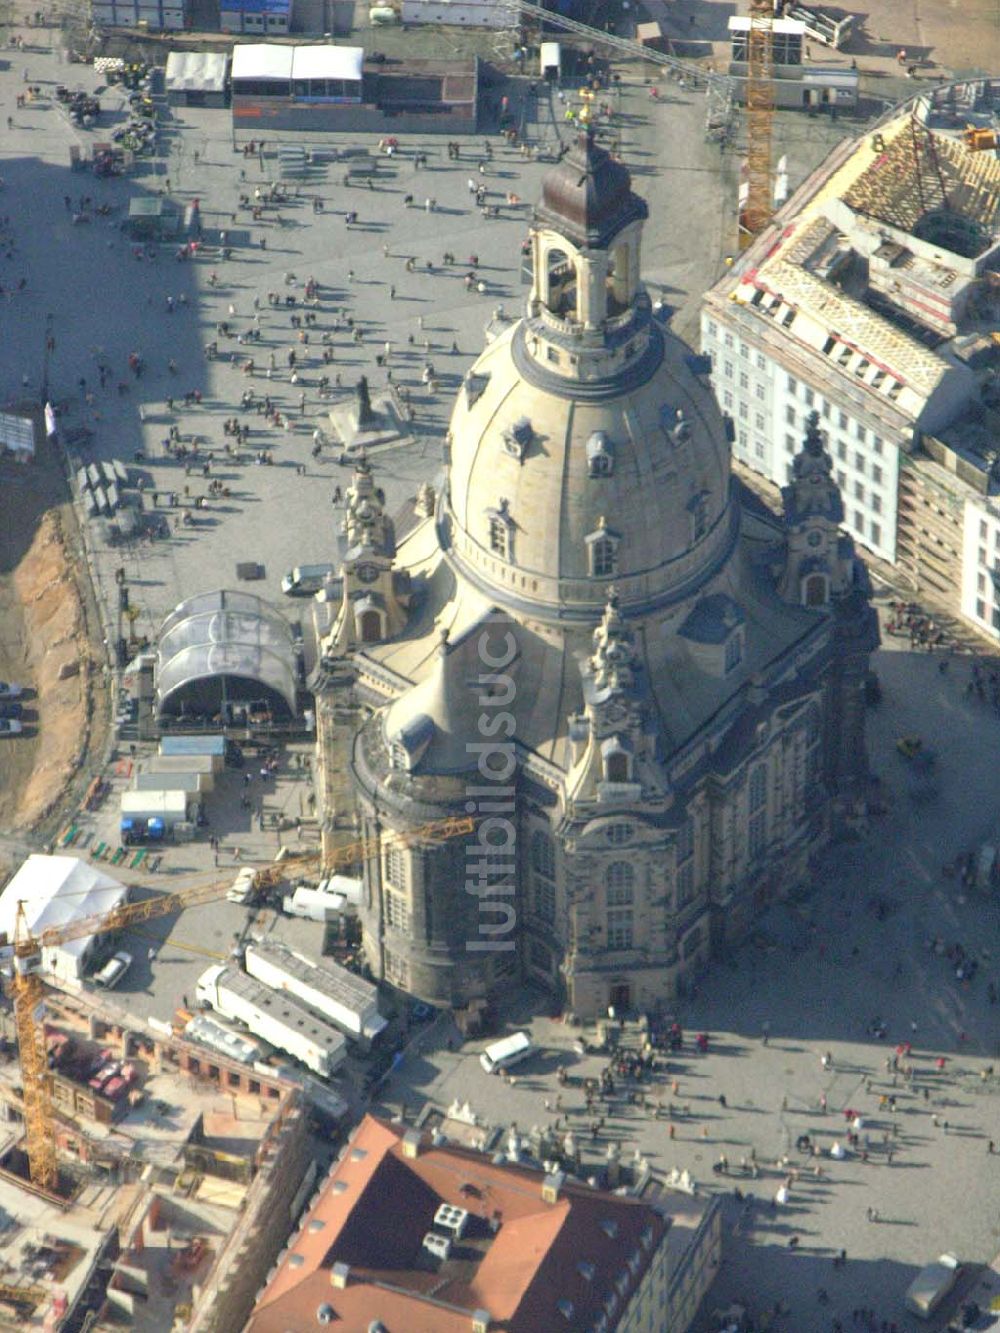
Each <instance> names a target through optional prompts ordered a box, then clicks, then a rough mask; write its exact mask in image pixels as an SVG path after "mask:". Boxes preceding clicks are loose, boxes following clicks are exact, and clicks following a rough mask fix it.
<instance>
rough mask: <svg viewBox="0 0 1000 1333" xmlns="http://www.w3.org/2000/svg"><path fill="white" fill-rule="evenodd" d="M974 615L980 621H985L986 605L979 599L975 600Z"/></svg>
mask: <svg viewBox="0 0 1000 1333" xmlns="http://www.w3.org/2000/svg"><path fill="white" fill-rule="evenodd" d="M976 615H977V616H978V617H979V619H980V620H985V619H986V603H985V602H984V601H983V599H982V598H981V597H979V598H977V599H976Z"/></svg>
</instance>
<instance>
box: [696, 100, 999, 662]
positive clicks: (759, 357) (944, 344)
mask: <svg viewBox="0 0 1000 1333" xmlns="http://www.w3.org/2000/svg"><path fill="white" fill-rule="evenodd" d="M998 110H1000V80H984V79H980V80H976V81H968V82H965V83H955V84H951V85H948V86H946V87H944V88H941V89H936V90H934V92H933V93H931V94H929V95H923V96H921V97H918V98H915V99H914V101H913V102H912V103H911V104H909V105H908V106H907V107H906V108H904V109H902V110H901V111H899V112H898V113H897V114H896V115H895V116H894V117H893V118H891V119H889V120H887V121H886V122H885V123H883V125H882V126H881V127H880V129H879V130H878V131H877V132H875V133H869V134H866V135H865V136H863V137H862V138H859V139H855V140H845V141H842V142H841V143H840V144H838V145H837V146H836V147H835V148H834V150H833V151H832V152H831V153H830V155H829V156H828V157H827V159H826V161H825V162H823V163H822V164H821V166H820V167H819V168H818V169H817V170H816V171H815V172H814V173H813V174H812V176H810V177H809V178H808V179H807V180H806V181H805V182H804V183H803V184H802V185H801V186H800V188H799V189H798V190H797V191H796V193H795V194H794V195H793V197H792V198H791V199H790V200H789V202H788V204H787V205H786V206H785V207H784V208H783V209H782V210H781V211H780V213H779V214H778V215H777V216H776V218H775V220H774V222H773V223H772V225H771V226H770V227H769V228H768V229H767V230H766V231H765V232H764V233H763V234H762V235H761V236H759V237H758V238H757V239H756V240H755V242H754V243H753V244H752V245H751V246H750V247H749V248H748V249H747V250H746V251H745V252H744V253H743V254H742V255H741V256H740V257H739V258H738V259H737V260H736V262H735V263H734V264H733V266H732V267H731V268H730V269H729V270H728V271H727V273H726V274H725V276H724V277H723V278H722V279H720V281H719V282H718V283H717V284H716V285H715V286H714V287H713V288H712V289H711V290H710V291H709V292H708V293H707V294H706V296H705V300H704V305H703V310H702V321H701V344H702V351H703V352H704V353H705V354H706V355H707V356H709V357H710V358H711V362H712V381H713V387H714V389H715V393H716V396H717V398H718V400H719V403H720V406H721V407H722V409H723V411H724V412H725V413H726V414H727V415H728V417H729V418H730V421H731V433H732V437H733V454H734V457H735V458H736V459H737V460H738V461H739V462H740V463H742V464H743V465H745V466H746V467H748V468H751V469H753V470H754V471H756V472H758V473H760V474H762V475H763V476H764V477H766V478H768V480H770V481H771V482H773V483H774V484H775V485H777V486H782V485H784V484H785V483H786V482H787V480H788V477H789V468H790V464H791V460H792V457H793V455H794V453H795V452H796V450H797V448H798V442H799V440H800V439H801V438H802V432H803V423H804V421H805V418H806V416H807V415H808V414H809V413H810V412H811V411H816V412H818V413H819V416H820V425H821V428H822V429H823V431H824V432H825V435H826V443H827V447H828V450H829V452H830V454H831V455H832V456H833V458H834V462H835V468H836V479H837V481H838V483H839V485H840V487H841V492H842V495H843V498H844V506H845V511H846V512H845V527H846V528H847V529H848V531H849V532H850V533H851V534H852V536H854V537H855V538H856V539H857V541H858V542H860V543H861V544H862V545H863V546H865V547H866V548H867V549H868V550H870V551H872V552H873V553H874V554H875V555H877V556H879V557H881V558H882V559H884V560H887V561H889V562H891V563H894V564H895V563H901V564H903V565H904V566H905V567H906V568H907V569H908V570H909V571H910V572H911V577H914V578H915V579H916V580H917V582H918V585H919V582H920V578H926V580H927V582H928V584H929V585H930V584H933V586H934V587H935V589H936V590H937V591H939V592H941V593H942V595H946V596H948V597H949V598H950V600H952V601H953V603H954V604H955V609H956V610H961V611H962V613H963V614H965V615H967V616H969V618H970V619H972V620H974V621H975V623H976V624H977V625H979V626H980V628H985V629H988V630H989V632H991V633H994V634H997V635H998V636H1000V628H997V627H994V626H993V624H992V618H991V617H992V611H991V610H990V607H991V606H992V603H990V602H989V601H988V599H986V600H983V607H984V610H985V611H986V616H985V619H984V618H983V617H980V616H978V615H977V614H976V603H977V600H982V599H981V598H980V595H979V593H978V588H979V583H980V580H979V577H978V574H979V572H981V571H979V570H978V569H976V568H974V567H973V565H972V564H970V563H969V562H970V560H972V559H973V558H978V553H979V546H978V543H977V542H976V541H975V540H973V538H971V537H969V536H968V532H967V533H966V538H965V540H964V542H963V540H962V539H961V536H960V526H959V529H956V530H954V531H953V532H951V533H950V535H949V537H948V540H939V539H938V533H937V529H936V526H935V524H936V523H937V520H938V518H939V517H940V514H941V512H943V510H942V509H941V508H939V509H938V511H937V513H936V514H934V515H932V516H931V517H930V518H928V514H927V512H925V511H926V510H927V508H928V506H929V505H930V504H931V503H932V502H931V501H929V500H928V499H926V498H923V497H924V494H925V488H924V487H923V484H922V482H921V481H920V477H919V474H920V472H921V469H923V468H924V467H925V465H926V462H925V460H926V459H928V458H930V457H931V454H930V453H929V452H928V450H927V449H925V441H928V440H934V441H938V440H939V438H940V437H941V436H942V435H943V434H946V433H949V432H950V433H952V434H954V432H955V431H956V430H957V431H958V432H959V433H960V432H961V429H962V426H963V423H964V422H969V423H977V424H978V428H982V426H983V425H984V423H985V426H986V431H987V434H988V433H989V432H990V430H992V431H993V433H994V435H995V434H996V424H997V422H998V421H1000V416H998V414H997V403H998V401H1000V393H998V389H997V386H998V372H1000V346H997V345H996V344H995V343H994V342H993V341H992V339H991V336H990V335H991V330H993V329H996V328H997V327H1000V282H998V279H997V271H998V269H1000V157H998V155H997V153H996V152H995V151H991V152H982V151H974V150H973V148H972V147H971V145H970V144H969V143H968V142H967V141H966V138H965V129H966V127H967V126H968V125H991V124H993V123H994V117H995V115H996V113H997V111H998ZM958 452H959V453H961V452H962V450H961V446H960V445H959V446H958ZM904 463H905V465H906V466H905V468H904V466H903V465H904ZM974 466H977V465H974ZM978 466H980V467H981V466H983V464H982V460H980V462H979V464H978ZM986 466H987V470H988V464H987V465H986ZM945 467H946V468H947V464H946V465H945ZM961 471H962V469H961V468H959V475H961ZM904 473H905V474H906V475H907V476H908V477H909V478H910V481H909V484H908V485H906V486H904V485H903V481H902V478H903V476H904ZM937 488H938V482H937V480H932V481H931V482H930V485H929V491H930V492H934V491H936V489H937ZM978 489H980V488H979V487H978V485H977V484H975V483H974V484H973V486H972V487H971V488H970V487H967V486H964V485H963V484H962V483H961V482H960V481H957V479H956V493H955V494H954V495H953V496H951V497H950V498H949V501H948V505H949V507H950V508H951V510H955V508H956V507H957V510H958V518H959V524H960V521H961V507H962V506H963V505H964V504H966V502H967V501H968V504H969V506H970V514H971V511H972V510H973V509H974V510H975V511H976V512H977V513H978V509H979V507H980V506H979V503H978V501H979V496H978V495H977V494H976V491H977V490H978ZM987 489H989V488H988V487H987ZM955 517H956V516H955V514H954V513H951V514H950V521H951V523H952V526H953V527H954V521H955ZM978 522H979V520H978V518H976V519H974V518H973V517H971V516H970V517H969V519H968V523H969V524H971V525H972V528H973V529H974V530H975V531H978V527H977V525H978ZM922 544H926V545H927V546H928V552H927V556H928V558H927V559H924V558H923V556H924V554H925V553H924V552H923V551H922V550H920V549H919V548H920V547H921V545H922ZM945 557H947V558H945ZM949 561H952V562H953V563H954V565H955V568H954V570H951V569H950V566H949V564H948V562H949ZM991 568H992V566H991ZM960 588H961V594H960V592H959V589H960ZM973 589H975V590H976V592H975V593H973V591H971V590H973ZM987 591H988V592H991V589H990V588H989V587H988V589H987Z"/></svg>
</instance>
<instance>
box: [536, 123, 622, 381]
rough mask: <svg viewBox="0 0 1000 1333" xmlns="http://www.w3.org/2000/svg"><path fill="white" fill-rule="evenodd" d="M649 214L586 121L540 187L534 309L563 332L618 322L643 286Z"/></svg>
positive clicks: (590, 330)
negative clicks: (642, 264) (644, 228)
mask: <svg viewBox="0 0 1000 1333" xmlns="http://www.w3.org/2000/svg"><path fill="white" fill-rule="evenodd" d="M647 215H648V210H647V208H646V204H645V202H644V200H642V199H640V198H639V197H638V195H635V194H633V193H632V179H631V177H630V175H629V173H628V170H627V169H626V167H624V166H623V165H622V164H621V163H620V162H616V161H615V160H614V159H613V158H612V157H611V155H610V153H608V152H607V151H606V149H604V148H601V147H599V146H598V144H597V143H596V141H595V138H594V134H593V130H592V129H591V128H590V127H589V126H588V128H587V130H586V131H585V132H584V133H583V134H581V135H580V137H579V139H578V140H577V141H576V143H575V144H574V146H573V147H572V148H571V149H570V150H569V152H568V153H567V154H566V156H565V157H564V158H563V159H562V161H561V162H560V163H559V165H558V166H557V167H555V168H554V169H553V170H552V171H550V172H549V173H548V175H547V176H546V178H545V181H544V183H543V186H542V199H541V202H540V203H539V205H538V207H537V208H536V209H535V213H534V218H533V222H532V257H533V267H534V277H533V282H532V289H531V296H530V298H529V303H528V309H529V313H530V314H532V315H541V316H542V317H543V319H544V322H545V323H546V324H548V325H549V326H550V327H552V328H555V329H557V330H559V331H563V332H565V331H571V332H580V333H595V332H597V331H600V330H603V329H604V328H605V326H606V324H607V323H608V321H614V322H616V323H620V322H621V319H622V317H623V316H627V315H628V314H629V312H630V311H631V309H632V306H633V304H634V302H635V300H636V296H637V294H638V291H639V247H640V234H641V229H642V223H643V222H644V221H645V219H646V217H647ZM540 350H541V349H540ZM542 355H543V356H544V355H546V353H545V352H544V350H542Z"/></svg>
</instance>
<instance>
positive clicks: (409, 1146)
mask: <svg viewBox="0 0 1000 1333" xmlns="http://www.w3.org/2000/svg"><path fill="white" fill-rule="evenodd" d="M420 1148H421V1135H420V1130H419V1129H408V1130H407V1131H406V1133H405V1134H404V1135H403V1156H404V1157H409V1158H411V1159H412V1158H414V1157H419V1156H420Z"/></svg>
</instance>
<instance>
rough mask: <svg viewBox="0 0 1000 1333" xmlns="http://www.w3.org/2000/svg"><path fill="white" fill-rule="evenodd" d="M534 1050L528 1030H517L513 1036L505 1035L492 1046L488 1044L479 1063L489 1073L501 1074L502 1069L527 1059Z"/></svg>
mask: <svg viewBox="0 0 1000 1333" xmlns="http://www.w3.org/2000/svg"><path fill="white" fill-rule="evenodd" d="M534 1051H535V1046H534V1043H533V1042H532V1040H531V1038H530V1037H529V1036H528V1034H527V1032H515V1033H514V1034H513V1035H512V1036H510V1037H504V1038H503V1040H502V1041H495V1042H494V1043H493V1045H492V1046H487V1048H486V1050H485V1051H483V1053H482V1055H480V1057H479V1063H480V1064H481V1065H482V1067H483V1068H484V1069H485V1070H486V1072H487V1074H499V1072H500V1070H501V1069H509V1068H510V1067H511V1065H516V1064H518V1063H519V1062H520V1061H521V1060H526V1059H527V1058H528V1056H529V1055H533V1054H534Z"/></svg>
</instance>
